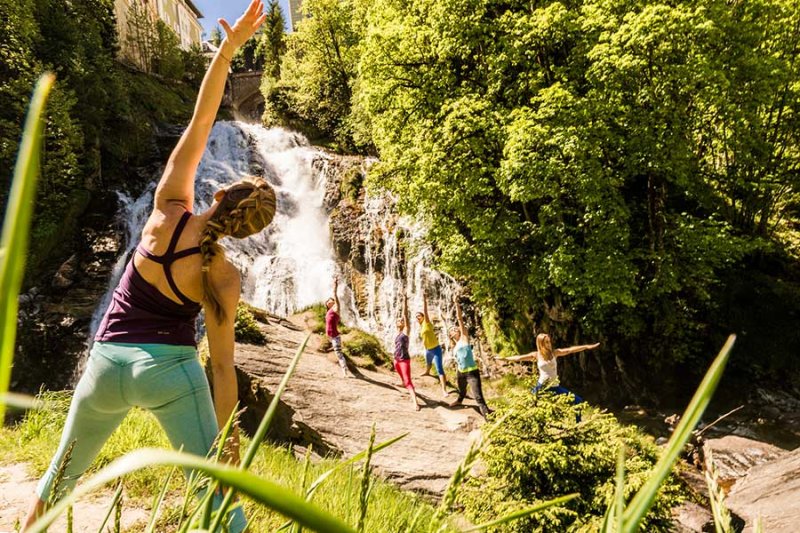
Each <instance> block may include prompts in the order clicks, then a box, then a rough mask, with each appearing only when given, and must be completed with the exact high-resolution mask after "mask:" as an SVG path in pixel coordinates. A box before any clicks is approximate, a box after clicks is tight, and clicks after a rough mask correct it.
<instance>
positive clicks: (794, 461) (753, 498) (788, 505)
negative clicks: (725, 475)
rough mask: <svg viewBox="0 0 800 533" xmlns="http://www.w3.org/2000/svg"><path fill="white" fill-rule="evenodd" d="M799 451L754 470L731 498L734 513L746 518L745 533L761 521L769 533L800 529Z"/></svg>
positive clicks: (752, 469) (737, 485)
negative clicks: (799, 501) (799, 502)
mask: <svg viewBox="0 0 800 533" xmlns="http://www.w3.org/2000/svg"><path fill="white" fill-rule="evenodd" d="M799 499H800V448H798V449H796V450H794V451H792V452H786V453H784V454H781V455H780V457H778V458H777V459H774V460H772V461H769V462H767V463H764V464H760V465H758V466H754V467H753V468H751V469H750V470H749V471H748V472H747V474H745V475H744V476H743V477H742V478H741V479H739V481H737V482H736V484H735V485H734V486H733V489H732V490H731V492H730V494H728V499H727V504H728V507H729V508H730V509H731V511H732V512H734V513H736V514H737V515H739V516H741V517H742V518H744V520H745V522H746V526H745V529H744V531H745V533H747V532H750V531H753V528H754V526H755V523H756V521H757V520H758V519H759V518H760V520H761V523H762V525H763V530H764V531H768V532H769V533H795V532H796V531H798V530H799V529H800V525H798V524H800V505H798V504H797V502H798V500H799Z"/></svg>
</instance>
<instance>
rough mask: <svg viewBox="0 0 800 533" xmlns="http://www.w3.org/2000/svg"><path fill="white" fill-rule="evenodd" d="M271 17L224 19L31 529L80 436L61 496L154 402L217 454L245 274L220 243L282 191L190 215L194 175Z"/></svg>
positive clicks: (248, 188) (238, 519)
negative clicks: (204, 355)
mask: <svg viewBox="0 0 800 533" xmlns="http://www.w3.org/2000/svg"><path fill="white" fill-rule="evenodd" d="M264 19H265V15H264V14H263V4H262V3H261V1H260V0H253V1H252V2H251V3H250V6H249V7H248V9H247V11H246V12H245V13H244V14H243V15H242V16H241V17H240V18H239V19H238V20H237V21H236V23H235V24H234V25H233V27H231V26H230V25H229V24H228V23H227V22H226V21H225V20H220V21H219V22H220V24H221V25H222V27H223V28H224V29H225V33H226V38H225V40H224V41H223V42H222V44H221V46H220V47H219V50H218V51H217V54H216V56H215V57H214V59H213V60H212V62H211V65H210V66H209V69H208V72H206V75H205V78H204V79H203V83H202V85H201V87H200V92H199V94H198V97H197V103H196V105H195V110H194V115H193V116H192V120H191V122H190V123H189V126H188V127H187V128H186V130H185V131H184V133H183V135H182V136H181V139H180V140H179V141H178V144H177V146H176V147H175V149H174V151H173V152H172V155H171V156H170V158H169V161H168V162H167V165H166V168H165V170H164V174H163V176H162V177H161V180H160V182H159V184H158V187H157V188H156V192H155V199H154V208H153V212H152V214H151V215H150V218H149V219H148V220H147V223H146V224H145V227H144V229H143V230H142V238H141V242H140V243H139V245H138V247H137V248H136V252H135V253H134V254H133V257H132V258H131V260H130V262H129V263H128V265H127V268H126V270H125V272H124V274H123V276H122V278H121V279H120V282H119V285H118V286H117V288H116V289H115V291H114V296H113V299H112V301H111V304H110V305H109V308H108V310H107V311H106V314H105V317H104V318H103V321H102V323H101V325H100V328H99V330H98V332H97V335H96V336H95V343H94V346H93V347H92V351H91V353H90V356H89V360H88V362H87V366H86V370H85V372H84V374H83V376H82V377H81V379H80V381H79V383H78V385H77V387H76V388H75V393H74V396H73V399H72V404H71V405H70V409H69V414H68V415H67V420H66V423H65V426H64V431H63V434H62V437H61V443H60V445H59V448H58V451H57V452H56V454H55V456H54V457H53V460H52V462H51V464H50V467H49V468H48V469H47V472H46V473H45V475H44V476H43V477H42V479H41V481H40V482H39V485H38V486H37V488H36V496H35V498H34V500H33V502H32V504H31V508H30V512H29V514H28V517H27V519H26V521H25V529H27V528H28V527H30V526H31V525H32V524H33V523H34V522H35V521H36V518H37V517H38V516H40V515H41V514H42V513H43V512H44V508H45V502H47V501H48V500H51V499H53V498H51V491H52V490H53V488H54V487H53V482H54V479H55V477H56V473H57V472H58V470H59V468H60V467H61V464H62V462H63V461H64V457H65V455H66V453H67V451H68V449H69V447H70V445H73V443H74V445H73V447H72V452H71V457H70V459H69V461H68V463H67V465H66V467H65V469H64V472H63V478H62V483H61V486H60V487H59V494H57V495H56V498H55V499H58V497H59V496H61V495H62V492H61V491H62V490H66V491H68V490H71V488H72V487H74V485H75V483H76V482H77V480H78V478H79V477H80V476H81V475H82V474H83V473H84V472H85V471H86V469H87V468H88V467H89V466H90V465H91V463H92V461H93V460H94V458H95V456H96V455H97V453H98V452H99V451H100V449H101V448H102V446H103V444H104V443H105V441H106V440H107V439H108V437H109V436H110V435H111V433H112V432H113V431H114V429H116V427H117V426H119V424H120V423H121V422H122V419H123V418H125V415H126V414H127V413H128V411H129V410H130V409H131V408H132V407H134V406H138V407H142V408H145V409H149V410H150V411H151V412H152V413H153V414H154V415H155V416H156V418H157V419H158V421H159V423H160V424H161V426H162V427H163V428H164V431H165V432H166V434H167V437H168V438H169V440H170V442H171V444H172V446H174V447H175V448H182V449H183V451H185V452H188V453H192V454H195V455H200V456H206V455H207V454H208V453H209V451H210V450H211V448H212V446H213V443H214V440H215V438H216V436H217V432H218V430H219V427H221V426H222V425H223V424H224V423H225V422H226V421H227V420H228V418H229V417H230V416H231V414H232V412H233V409H234V407H235V405H236V400H237V383H236V372H235V369H234V366H233V352H234V330H233V325H234V319H235V317H236V305H237V303H238V301H239V292H240V278H239V272H238V271H237V270H236V268H235V267H234V266H233V265H232V264H231V263H229V262H228V261H227V260H226V259H225V256H224V253H223V251H222V248H221V247H220V246H219V245H218V244H217V240H218V239H219V238H221V237H223V236H231V237H235V238H243V237H246V236H248V235H252V234H254V233H256V232H258V231H261V230H262V229H264V228H265V227H266V226H267V225H268V224H269V223H270V222H271V221H272V218H273V216H274V214H275V193H274V192H273V190H272V188H270V186H269V185H268V184H267V183H266V182H265V181H263V180H261V179H258V178H255V179H252V180H247V181H242V182H239V183H236V184H234V185H232V186H230V187H228V188H227V189H224V190H221V191H217V193H216V194H215V195H214V203H213V204H212V205H211V207H210V208H209V209H208V210H207V211H205V212H204V213H201V214H198V215H194V214H192V208H193V206H194V181H195V173H196V171H197V167H198V165H199V163H200V159H201V158H202V155H203V152H204V150H205V147H206V142H207V141H208V136H209V133H210V132H211V128H212V126H213V125H214V120H215V117H216V114H217V111H218V109H219V105H220V102H221V100H222V94H223V91H224V87H225V80H226V78H227V74H228V68H229V64H230V60H231V57H232V56H233V54H234V52H235V51H236V49H237V48H238V47H239V46H241V45H242V44H244V43H245V42H246V41H247V40H248V39H249V38H250V37H251V36H252V35H253V34H254V33H255V31H256V29H257V28H258V27H259V26H260V25H261V23H262V22H264ZM201 309H204V310H205V314H206V327H207V331H208V344H209V351H210V364H211V370H212V375H213V380H214V398H213V401H212V397H211V393H210V389H209V385H208V381H207V380H206V377H205V373H204V371H203V368H202V367H201V365H200V362H199V360H198V358H197V350H196V342H195V319H196V318H197V315H198V314H199V312H200V310H201ZM238 442H239V440H238V434H237V433H236V432H234V434H233V435H232V437H231V439H229V441H228V442H227V443H226V444H225V450H224V457H225V459H226V460H227V461H229V462H231V463H234V464H236V463H238V461H239V451H238ZM187 474H189V472H187ZM215 503H216V504H218V503H219V498H217V501H216V502H215ZM227 522H228V528H229V530H230V531H231V532H235V533H238V532H241V531H243V530H244V529H245V528H246V527H247V522H246V520H245V518H244V514H243V513H242V510H241V507H238V508H236V509H235V510H234V511H232V512H231V513H230V515H229V516H228V517H227Z"/></svg>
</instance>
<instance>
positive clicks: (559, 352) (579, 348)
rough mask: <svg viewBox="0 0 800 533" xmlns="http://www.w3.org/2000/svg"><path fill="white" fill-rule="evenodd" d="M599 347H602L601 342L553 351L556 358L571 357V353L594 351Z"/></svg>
mask: <svg viewBox="0 0 800 533" xmlns="http://www.w3.org/2000/svg"><path fill="white" fill-rule="evenodd" d="M598 346H600V343H599V342H596V343H594V344H580V345H578V346H570V347H569V348H556V349H555V350H553V355H555V356H556V357H564V356H565V355H569V354H571V353H578V352H582V351H584V350H594V349H595V348H597V347H598Z"/></svg>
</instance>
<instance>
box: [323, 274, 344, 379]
mask: <svg viewBox="0 0 800 533" xmlns="http://www.w3.org/2000/svg"><path fill="white" fill-rule="evenodd" d="M325 307H326V308H327V311H326V312H325V335H327V336H328V339H330V341H331V345H332V346H333V351H334V352H335V353H336V358H337V359H338V360H339V368H340V369H341V370H342V377H343V378H346V377H347V360H346V359H345V358H344V352H343V351H342V336H341V335H340V334H339V322H340V320H341V317H340V315H339V310H340V308H341V306H340V305H339V277H338V276H334V277H333V296H332V297H330V298H328V300H327V301H326V302H325Z"/></svg>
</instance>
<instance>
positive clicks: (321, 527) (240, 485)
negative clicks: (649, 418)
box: [29, 448, 354, 533]
mask: <svg viewBox="0 0 800 533" xmlns="http://www.w3.org/2000/svg"><path fill="white" fill-rule="evenodd" d="M150 466H179V467H183V468H190V469H192V470H199V471H201V472H205V473H206V474H208V475H210V476H212V477H213V478H215V479H218V480H219V481H220V482H221V483H223V484H225V485H228V486H230V487H233V488H234V489H236V490H237V491H239V492H241V493H242V494H245V495H247V496H249V497H250V498H252V499H253V500H255V501H257V502H260V503H262V504H264V505H266V506H267V507H269V508H270V509H273V510H275V511H276V512H278V513H281V514H283V515H284V516H287V517H289V518H291V519H293V520H296V521H297V522H298V523H299V524H301V525H302V526H303V527H305V528H308V529H310V530H313V531H318V532H321V533H329V532H330V533H354V530H353V529H351V528H350V527H349V526H347V524H345V523H344V522H342V521H341V520H340V519H338V518H336V517H334V516H332V515H330V514H328V513H327V512H325V511H322V510H320V509H319V508H317V507H316V506H314V505H312V504H310V503H308V502H306V501H305V500H304V499H303V498H301V497H300V496H297V495H295V494H293V493H292V492H291V491H289V490H288V489H286V488H285V487H282V486H280V485H277V484H275V483H273V482H271V481H268V480H266V479H263V478H260V477H258V476H256V475H254V474H251V473H250V472H246V471H242V470H240V469H238V468H233V467H231V466H228V465H225V464H220V463H215V462H213V461H210V460H208V459H205V458H203V457H198V456H196V455H190V454H187V453H183V452H176V451H173V450H164V449H158V448H144V449H141V450H137V451H134V452H131V453H129V454H127V455H125V456H124V457H121V458H120V459H117V460H116V461H114V462H112V463H111V464H110V465H108V466H107V467H105V468H103V469H102V470H101V471H100V472H98V473H97V474H95V475H94V476H92V478H90V479H88V480H86V482H84V483H83V484H82V485H80V486H79V487H78V488H77V489H76V490H74V491H73V492H71V493H70V494H69V495H68V496H66V497H65V498H63V499H62V500H61V501H59V502H58V503H57V504H56V505H54V506H53V508H52V509H50V510H49V511H48V512H47V513H45V514H44V516H42V517H41V518H40V519H39V520H38V521H37V522H36V523H35V524H34V525H33V526H32V528H31V529H30V531H29V533H40V532H42V531H44V530H45V529H46V528H47V527H49V526H50V524H52V523H53V521H54V520H55V519H56V518H57V517H58V515H59V514H61V513H62V512H63V511H64V510H65V509H66V507H67V506H68V505H71V504H72V503H73V502H74V501H75V500H76V499H77V498H79V497H81V496H83V495H84V494H87V493H89V492H91V491H92V490H94V489H96V488H98V487H101V486H103V485H105V484H106V483H108V482H109V481H113V480H115V479H117V478H119V477H121V476H124V475H126V474H129V473H131V472H134V471H137V470H141V469H142V468H147V467H150Z"/></svg>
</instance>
